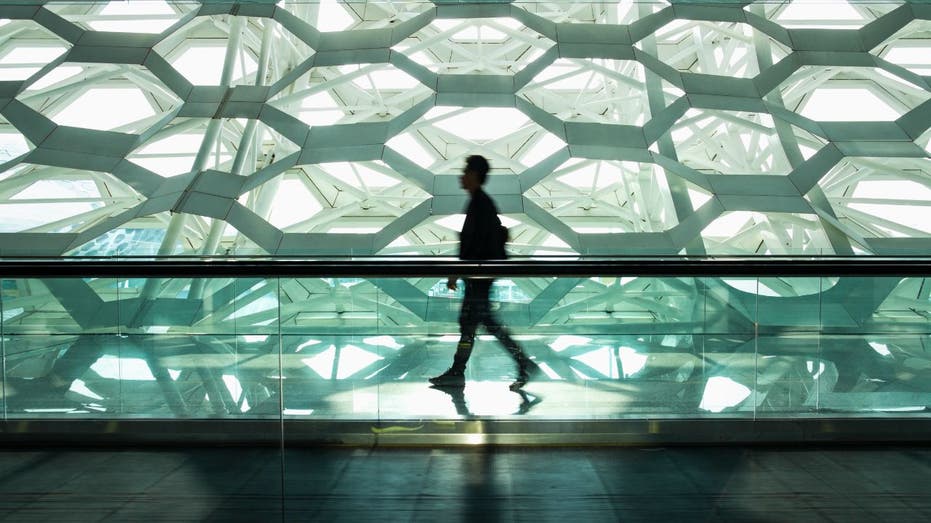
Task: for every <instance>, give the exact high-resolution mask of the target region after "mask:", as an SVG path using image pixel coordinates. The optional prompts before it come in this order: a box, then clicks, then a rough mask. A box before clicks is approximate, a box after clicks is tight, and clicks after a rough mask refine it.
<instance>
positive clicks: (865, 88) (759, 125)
mask: <svg viewBox="0 0 931 523" xmlns="http://www.w3.org/2000/svg"><path fill="white" fill-rule="evenodd" d="M32 4H35V5H33V6H32V7H29V8H22V7H12V6H9V5H4V6H0V83H2V92H0V196H2V201H0V221H2V222H3V228H2V230H0V235H2V236H0V254H44V255H65V254H104V255H106V254H117V253H127V252H134V253H140V254H155V253H162V254H169V253H187V254H191V253H203V254H218V253H230V254H236V253H270V254H276V253H281V254H284V253H288V254H320V253H328V254H338V253H341V252H344V253H349V252H352V253H354V254H366V253H392V254H398V253H406V254H415V253H425V254H426V253H449V252H450V248H451V245H452V244H453V243H454V241H455V233H456V231H457V228H458V227H459V226H460V225H459V223H460V222H461V212H462V208H463V206H464V203H465V196H464V194H463V193H462V191H461V190H460V189H459V187H458V184H457V183H456V175H457V174H458V171H459V169H460V167H461V164H462V161H463V158H464V157H465V156H466V155H468V154H475V153H478V154H484V155H485V156H487V157H489V158H490V159H491V162H492V166H493V170H492V174H491V179H490V182H489V184H488V190H489V192H491V193H492V194H493V196H494V197H495V198H496V201H497V202H498V205H499V208H500V211H501V213H502V215H503V216H504V217H505V219H506V221H507V222H508V223H509V227H510V228H511V231H512V240H513V241H512V245H511V249H512V252H513V253H515V254H530V255H532V254H545V253H551V252H552V253H581V254H585V253H598V254H626V253H653V254H674V253H680V252H691V251H693V250H694V252H713V253H735V254H736V253H760V254H764V253H772V254H777V253H778V254H792V253H806V254H809V253H811V254H817V253H828V252H834V253H863V254H884V253H900V252H918V253H922V252H927V248H928V245H929V238H931V230H929V229H928V227H927V226H925V225H923V223H922V222H921V220H918V219H916V218H915V216H919V215H921V211H922V209H924V207H925V204H926V203H927V201H928V199H929V198H931V196H929V195H926V194H925V193H926V192H927V188H928V187H929V186H931V172H929V169H928V167H927V162H928V161H929V160H928V159H929V156H931V153H929V147H931V145H929V142H931V129H929V122H931V78H929V76H928V75H927V73H928V71H929V70H931V69H929V68H931V62H929V60H928V59H927V56H926V55H929V53H928V52H926V51H928V50H929V49H931V43H929V42H931V25H929V24H931V12H929V10H928V8H927V6H925V5H923V4H922V3H917V2H915V3H909V2H904V1H896V2H881V3H877V2H860V1H849V2H832V3H831V9H824V5H825V4H824V3H818V2H801V1H794V2H779V3H774V2H738V3H713V4H695V3H692V2H662V1H656V2H639V1H637V2H634V1H629V0H622V1H617V2H609V3H604V2H599V3H585V2H480V3H465V2H446V1H437V2H435V3H429V2H344V1H339V0H334V1H322V2H307V1H305V0H297V1H290V0H282V1H281V2H278V3H277V4H272V3H263V2H243V3H237V2H230V3H217V2H198V1H194V0H185V1H168V0H165V1H161V0H152V1H148V2H138V3H127V2H119V1H116V2H113V1H111V2H105V1H104V2H74V1H68V2H56V1H49V2H32ZM819 6H820V7H819Z"/></svg>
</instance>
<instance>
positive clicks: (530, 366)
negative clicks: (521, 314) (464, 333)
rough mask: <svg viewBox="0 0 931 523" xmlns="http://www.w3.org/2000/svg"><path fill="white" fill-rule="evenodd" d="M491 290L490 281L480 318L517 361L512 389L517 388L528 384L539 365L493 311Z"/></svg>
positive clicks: (480, 308)
mask: <svg viewBox="0 0 931 523" xmlns="http://www.w3.org/2000/svg"><path fill="white" fill-rule="evenodd" d="M490 290H491V283H490V281H489V284H488V288H487V289H485V293H484V295H483V298H484V306H482V307H479V308H478V310H480V311H481V313H482V316H481V318H480V320H481V323H482V324H483V325H485V328H486V329H488V333H489V334H491V335H493V336H494V337H495V338H497V339H498V341H499V342H501V345H504V348H505V349H507V351H508V354H510V355H511V358H513V359H514V362H515V363H517V380H516V381H514V383H512V384H511V389H514V390H517V389H520V388H521V387H523V386H524V385H526V384H527V380H529V379H530V374H531V373H533V372H534V371H535V370H536V368H537V365H536V364H535V363H534V362H533V361H531V360H530V358H528V357H527V354H526V353H525V352H524V349H523V348H521V346H520V345H518V343H517V342H516V341H514V338H512V337H511V334H510V333H509V332H508V329H507V327H505V326H504V325H502V324H501V322H500V321H498V318H497V317H496V316H495V315H494V314H493V313H492V312H491V303H490V302H489V300H490V296H489V294H490V292H489V291H490Z"/></svg>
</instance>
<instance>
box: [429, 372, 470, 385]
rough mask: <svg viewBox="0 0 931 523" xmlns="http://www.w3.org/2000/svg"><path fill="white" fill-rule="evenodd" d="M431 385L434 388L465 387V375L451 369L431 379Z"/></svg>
mask: <svg viewBox="0 0 931 523" xmlns="http://www.w3.org/2000/svg"><path fill="white" fill-rule="evenodd" d="M430 383H432V384H433V386H434V387H465V374H463V373H461V372H456V371H453V370H452V369H450V370H448V371H446V372H444V373H443V374H440V375H439V376H437V377H435V378H430Z"/></svg>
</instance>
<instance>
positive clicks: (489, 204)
mask: <svg viewBox="0 0 931 523" xmlns="http://www.w3.org/2000/svg"><path fill="white" fill-rule="evenodd" d="M501 245H502V243H501V220H499V219H498V208H497V207H495V202H493V201H492V199H491V197H490V196H488V194H487V193H486V192H485V191H483V190H482V189H481V188H479V189H478V190H476V191H475V193H473V194H472V198H471V199H470V200H469V205H468V206H466V218H465V222H464V223H463V224H462V232H461V233H460V234H459V259H461V260H493V259H499V258H502V257H503V253H502V252H501V250H502V249H501Z"/></svg>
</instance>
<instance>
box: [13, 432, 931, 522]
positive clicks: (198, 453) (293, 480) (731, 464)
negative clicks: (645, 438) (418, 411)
mask: <svg viewBox="0 0 931 523" xmlns="http://www.w3.org/2000/svg"><path fill="white" fill-rule="evenodd" d="M0 518H2V519H4V520H8V521H35V520H40V521H146V522H148V521H203V520H212V521H282V520H284V521H327V522H336V521H374V522H389V521H444V522H446V521H485V522H498V521H532V522H535V523H538V522H543V521H559V522H562V523H568V522H573V523H575V522H579V523H581V522H592V521H753V522H764V521H774V522H775V521H792V522H801V521H897V522H900V521H929V520H931V448H926V447H827V448H811V447H803V448H799V447H791V448H774V447H743V448H733V447H671V448H643V449H640V448H579V449H575V448H569V449H567V448H532V449H516V448H480V447H473V448H438V449H421V448H415V449H341V448H324V449H307V448H302V449H294V450H286V451H285V452H283V453H282V452H280V451H278V450H276V449H267V448H222V449H205V448H187V449H177V448H172V449H152V448H146V449H106V450H99V449H9V448H8V449H3V450H0Z"/></svg>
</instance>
